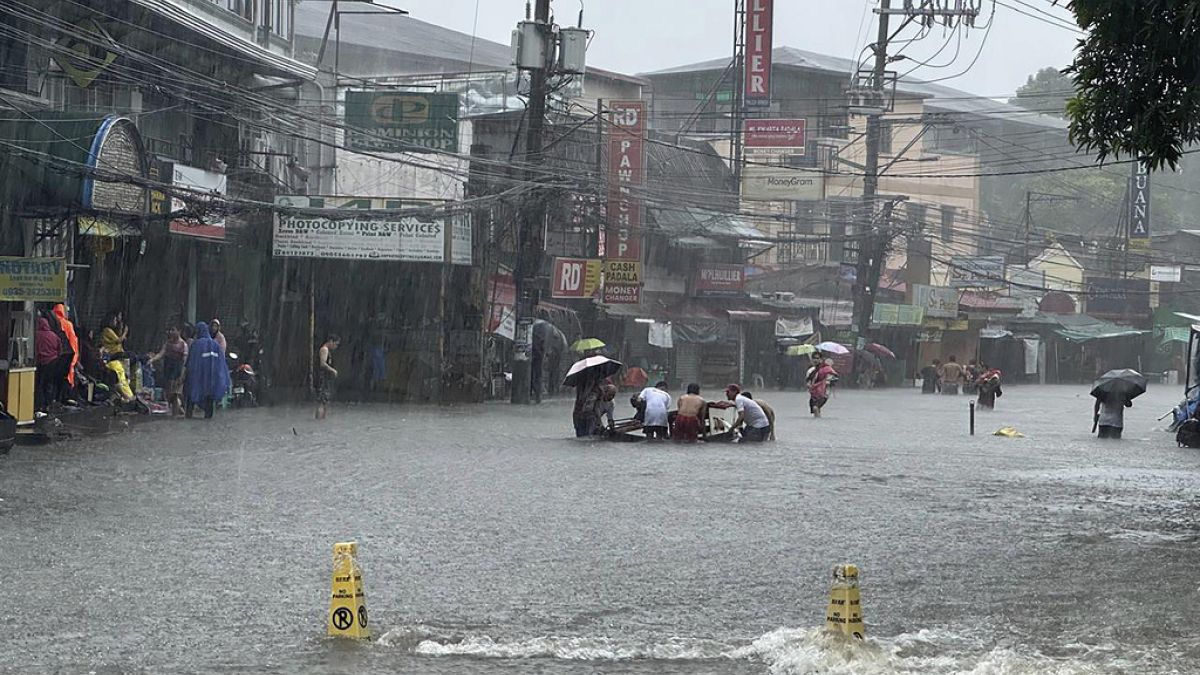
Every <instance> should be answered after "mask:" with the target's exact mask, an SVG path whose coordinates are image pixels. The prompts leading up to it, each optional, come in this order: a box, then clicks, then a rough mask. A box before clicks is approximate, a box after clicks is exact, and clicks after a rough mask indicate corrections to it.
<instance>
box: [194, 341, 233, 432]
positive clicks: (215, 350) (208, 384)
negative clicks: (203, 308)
mask: <svg viewBox="0 0 1200 675" xmlns="http://www.w3.org/2000/svg"><path fill="white" fill-rule="evenodd" d="M186 378H187V380H186V384H185V385H184V390H185V391H184V393H185V395H186V397H187V412H186V414H187V416H188V417H191V416H192V411H193V410H194V409H195V408H196V406H199V407H200V409H201V410H203V411H204V419H210V418H211V417H212V416H213V409H214V408H215V407H216V403H217V401H219V400H221V399H223V398H225V395H226V394H227V393H229V370H228V368H226V366H225V352H224V351H222V350H221V345H219V344H217V341H216V340H214V339H212V336H211V335H209V333H208V324H206V323H204V322H203V321H200V322H198V323H197V324H196V339H195V341H194V342H192V346H191V347H190V348H189V349H188V359H187V374H186Z"/></svg>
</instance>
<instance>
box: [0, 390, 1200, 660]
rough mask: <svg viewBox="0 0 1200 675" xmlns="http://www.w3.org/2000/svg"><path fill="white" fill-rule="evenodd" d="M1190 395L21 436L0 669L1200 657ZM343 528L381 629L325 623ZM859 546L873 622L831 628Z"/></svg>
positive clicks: (276, 415)
mask: <svg viewBox="0 0 1200 675" xmlns="http://www.w3.org/2000/svg"><path fill="white" fill-rule="evenodd" d="M706 393H708V394H709V395H715V394H716V392H715V391H710V392H706ZM1178 393H1179V390H1178V388H1177V387H1170V388H1167V387H1157V388H1154V389H1152V390H1151V391H1150V392H1149V393H1148V394H1147V395H1145V396H1143V397H1142V398H1140V399H1138V400H1137V402H1136V403H1135V407H1134V408H1133V409H1132V410H1131V411H1129V414H1128V415H1127V417H1126V425H1127V427H1126V439H1125V440H1123V441H1120V442H1104V441H1098V440H1096V439H1095V438H1094V437H1091V436H1089V434H1088V431H1089V428H1090V426H1091V424H1090V423H1091V409H1092V399H1090V398H1089V397H1088V396H1087V389H1086V387H1065V386H1063V387H1028V386H1027V387H1020V386H1013V387H1011V388H1006V395H1005V396H1004V397H1003V398H1001V399H1000V401H999V405H998V410H997V411H995V412H992V413H980V415H979V420H980V421H979V430H980V434H981V435H979V436H976V437H974V438H971V437H969V436H968V435H967V401H968V398H967V397H965V396H961V397H953V398H952V397H947V396H921V395H919V394H918V393H916V392H915V391H913V390H895V389H892V390H880V391H873V392H856V391H842V392H838V394H837V395H836V397H835V398H834V399H833V400H832V401H831V402H830V404H829V406H828V407H827V408H826V417H824V418H822V419H820V420H813V419H810V418H809V417H808V416H807V410H806V407H805V406H806V402H807V397H806V396H805V395H801V394H800V393H796V392H790V393H786V394H780V393H769V392H763V393H762V394H761V395H760V397H761V398H764V399H766V400H767V401H768V402H770V403H771V404H772V406H773V407H774V408H775V410H776V411H777V413H778V415H779V424H778V426H779V441H778V442H776V443H769V444H764V445H761V446H754V445H716V444H713V445H707V446H704V445H700V446H693V447H683V446H676V445H674V444H661V445H647V444H607V443H602V442H579V441H576V440H574V439H568V438H567V436H568V434H569V432H570V419H569V416H570V415H569V413H570V409H569V406H570V404H569V402H568V401H565V400H559V401H557V402H553V403H548V404H545V405H542V406H541V407H537V408H514V407H511V406H508V405H504V404H491V405H486V406H472V407H461V408H451V409H437V408H432V407H430V408H416V407H410V408H395V407H369V406H359V407H346V406H336V407H335V408H334V409H333V410H332V412H331V413H330V417H329V419H328V420H327V422H326V423H324V424H317V423H315V422H313V421H312V420H311V419H310V418H311V410H309V409H308V408H289V409H275V410H261V411H248V412H236V413H229V414H225V415H219V416H218V419H217V420H216V422H215V423H212V424H206V423H204V422H202V421H199V420H196V421H187V422H182V421H181V422H163V423H158V424H152V425H143V426H139V427H137V428H135V429H133V430H131V431H130V432H129V433H124V434H117V435H113V436H110V437H107V438H103V439H91V440H85V441H79V442H70V443H64V444H59V445H54V446H46V447H37V448H25V447H19V448H16V449H14V450H13V452H12V453H11V454H10V455H8V456H7V457H3V458H0V498H2V499H3V501H2V502H0V527H2V529H3V533H4V542H5V545H4V546H3V547H2V548H0V569H3V570H5V582H4V589H5V596H6V602H5V603H4V604H3V606H2V607H0V628H2V635H3V637H0V651H2V652H3V653H4V656H5V658H4V659H3V661H2V663H0V672H6V673H8V672H11V673H28V672H48V671H53V672H64V673H66V672H70V673H75V672H97V673H117V672H146V673H197V672H199V673H229V672H251V671H252V672H279V673H317V672H321V673H325V672H356V673H394V672H421V673H585V672H589V673H590V672H614V673H977V674H985V673H988V674H990V673H1005V674H1023V673H1029V674H1034V673H1038V674H1044V673H1055V674H1062V675H1066V674H1073V673H1088V674H1091V673H1129V672H1137V673H1173V672H1178V673H1186V672H1196V671H1197V670H1200V638H1198V637H1197V636H1196V634H1195V632H1194V631H1193V630H1192V625H1193V624H1194V620H1193V618H1194V613H1193V611H1192V610H1191V608H1193V607H1194V606H1195V605H1196V603H1197V602H1200V591H1198V586H1200V580H1198V579H1197V578H1196V575H1195V569H1196V555H1197V554H1196V544H1197V541H1200V524H1198V523H1197V522H1196V514H1197V512H1198V511H1200V500H1198V498H1197V497H1196V495H1197V493H1198V488H1200V453H1197V451H1195V450H1188V449H1178V448H1176V447H1175V443H1174V440H1173V437H1172V436H1170V435H1168V434H1165V433H1162V432H1161V431H1158V430H1157V429H1158V428H1159V427H1161V424H1160V423H1157V422H1155V418H1156V417H1158V416H1159V415H1161V414H1162V413H1163V412H1165V411H1166V409H1168V408H1169V407H1170V406H1171V405H1173V404H1174V403H1175V402H1176V399H1177V397H1178ZM621 402H622V400H621V399H620V398H619V399H618V403H621ZM1005 425H1013V426H1016V427H1017V428H1018V429H1019V430H1020V431H1021V432H1023V433H1025V434H1026V435H1027V437H1026V438H1019V439H1008V438H1002V437H996V436H992V435H990V433H991V432H992V431H994V430H995V429H997V428H998V427H1001V426H1005ZM350 539H356V540H357V541H358V542H359V547H360V562H361V564H362V567H363V571H364V581H365V584H366V593H367V601H368V606H369V608H370V611H371V623H372V630H373V632H374V634H375V636H376V639H375V640H373V641H372V642H370V643H362V644H358V643H350V642H347V641H337V640H330V639H327V638H326V637H325V636H324V633H325V619H326V617H325V612H326V611H327V607H328V600H329V598H328V595H329V581H330V579H329V576H330V570H331V553H330V552H331V547H332V545H333V543H334V542H336V541H342V540H350ZM840 562H854V563H857V564H858V565H859V566H860V567H861V568H862V570H863V577H862V586H863V609H864V615H865V618H866V622H867V630H868V637H869V639H868V641H867V643H866V644H865V645H843V644H841V643H839V642H838V641H836V640H832V639H830V638H829V637H827V636H825V635H823V634H822V632H821V631H820V630H819V628H820V626H821V625H822V622H823V617H824V608H825V601H826V599H827V593H828V586H829V581H830V579H829V576H830V571H831V569H832V567H833V565H835V564H837V563H840Z"/></svg>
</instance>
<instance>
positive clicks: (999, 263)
mask: <svg viewBox="0 0 1200 675" xmlns="http://www.w3.org/2000/svg"><path fill="white" fill-rule="evenodd" d="M1003 284H1004V256H1002V255H995V256H989V255H981V256H972V257H969V258H967V257H960V258H953V259H952V260H951V261H950V287H951V288H997V287H999V286H1001V285H1003Z"/></svg>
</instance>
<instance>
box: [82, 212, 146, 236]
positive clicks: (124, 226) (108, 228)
mask: <svg viewBox="0 0 1200 675" xmlns="http://www.w3.org/2000/svg"><path fill="white" fill-rule="evenodd" d="M77 222H78V224H79V234H81V235H83V236H85V237H140V236H142V232H141V230H139V229H138V228H137V227H134V226H133V225H132V224H130V223H126V222H122V221H120V220H115V219H111V218H98V217H94V216H79V219H78V221H77Z"/></svg>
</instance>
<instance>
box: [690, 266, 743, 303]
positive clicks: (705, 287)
mask: <svg viewBox="0 0 1200 675" xmlns="http://www.w3.org/2000/svg"><path fill="white" fill-rule="evenodd" d="M745 291H746V268H745V266H744V265H719V264H714V263H701V264H700V268H699V269H697V270H696V275H695V278H694V279H693V281H692V293H693V294H694V295H696V296H697V297H714V296H735V295H743V294H745Z"/></svg>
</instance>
